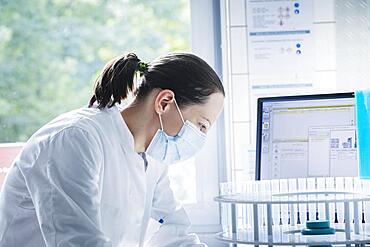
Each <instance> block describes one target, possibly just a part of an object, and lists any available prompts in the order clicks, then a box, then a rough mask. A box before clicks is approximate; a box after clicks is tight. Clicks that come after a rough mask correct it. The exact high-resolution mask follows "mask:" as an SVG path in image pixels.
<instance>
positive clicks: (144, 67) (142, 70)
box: [137, 62, 149, 74]
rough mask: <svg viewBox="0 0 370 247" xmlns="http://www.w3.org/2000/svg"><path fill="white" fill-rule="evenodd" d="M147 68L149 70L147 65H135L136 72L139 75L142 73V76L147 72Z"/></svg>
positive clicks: (140, 63)
mask: <svg viewBox="0 0 370 247" xmlns="http://www.w3.org/2000/svg"><path fill="white" fill-rule="evenodd" d="M148 68H149V64H147V63H144V62H139V63H138V64H137V70H138V71H139V72H140V73H142V74H144V73H146V72H147V71H148Z"/></svg>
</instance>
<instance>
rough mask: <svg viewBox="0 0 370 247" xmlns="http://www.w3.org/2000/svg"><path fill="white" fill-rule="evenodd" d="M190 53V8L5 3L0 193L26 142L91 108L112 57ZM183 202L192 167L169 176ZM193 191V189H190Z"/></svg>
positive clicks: (88, 0)
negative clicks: (62, 116)
mask: <svg viewBox="0 0 370 247" xmlns="http://www.w3.org/2000/svg"><path fill="white" fill-rule="evenodd" d="M189 50H190V5H189V1H188V0H177V1H164V0H157V1H144V0H124V1H122V0H110V1H102V0H101V1H100V0H79V1H77V0H74V1H72V0H52V1H39V0H20V1H2V2H1V11H0V78H1V79H0V143H3V144H2V145H1V146H0V186H1V184H2V180H3V178H4V176H5V173H6V172H7V170H8V168H7V167H8V166H9V165H10V163H11V161H12V160H13V159H14V157H15V155H16V153H17V152H19V147H17V148H18V149H16V151H17V152H16V153H14V150H15V148H13V147H12V146H14V144H6V143H13V142H25V141H26V140H27V139H28V138H29V137H30V136H31V135H32V134H33V133H34V132H35V131H36V130H37V129H39V128H40V127H41V126H42V125H44V124H45V123H47V122H48V121H50V120H51V119H53V118H54V117H56V116H57V115H59V114H61V113H63V112H66V111H70V110H72V109H75V108H79V107H82V106H84V105H85V104H87V102H88V100H89V96H90V94H91V92H92V86H93V81H94V79H95V78H96V76H97V74H98V73H99V72H100V70H101V69H102V67H103V65H104V64H105V63H106V62H107V61H108V60H110V59H112V58H113V57H115V56H118V55H121V54H124V53H127V52H134V53H136V54H137V55H138V57H139V58H140V59H141V60H142V61H145V62H146V61H150V60H152V59H154V58H155V57H157V56H159V55H161V54H165V53H167V52H170V51H189ZM170 176H171V177H173V179H172V180H173V181H175V182H173V184H172V186H173V187H174V189H175V191H176V194H177V196H178V198H179V199H180V200H185V201H187V202H194V201H195V199H194V198H195V197H196V194H195V193H196V192H195V182H194V181H193V179H195V168H194V165H193V164H190V165H186V166H181V165H177V166H174V167H173V168H171V172H170ZM189 185H192V186H189Z"/></svg>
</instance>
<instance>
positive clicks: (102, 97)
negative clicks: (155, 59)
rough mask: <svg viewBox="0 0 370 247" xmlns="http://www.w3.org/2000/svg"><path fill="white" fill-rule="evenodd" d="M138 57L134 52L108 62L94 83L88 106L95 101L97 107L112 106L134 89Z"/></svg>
mask: <svg viewBox="0 0 370 247" xmlns="http://www.w3.org/2000/svg"><path fill="white" fill-rule="evenodd" d="M139 62H140V59H138V58H137V56H136V55H135V54H134V53H129V54H127V55H125V56H121V57H118V58H116V59H113V60H112V61H110V62H108V63H107V65H106V66H105V67H104V69H103V71H102V72H101V73H100V75H99V76H98V78H97V79H96V80H95V84H94V94H93V96H92V97H91V99H90V101H89V107H91V106H93V104H94V103H95V102H97V103H98V108H99V109H102V108H105V107H106V106H108V107H109V108H110V107H112V106H114V105H115V103H119V104H120V103H121V100H124V99H126V98H127V96H128V94H129V93H130V92H132V91H133V90H134V76H135V73H136V72H137V70H138V66H139Z"/></svg>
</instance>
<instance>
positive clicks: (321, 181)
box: [316, 177, 326, 219]
mask: <svg viewBox="0 0 370 247" xmlns="http://www.w3.org/2000/svg"><path fill="white" fill-rule="evenodd" d="M316 183H317V191H320V192H322V191H325V189H326V188H325V185H326V183H325V178H324V177H319V178H317V179H316ZM318 198H320V199H324V198H326V196H325V195H324V194H319V196H318ZM317 209H318V210H317V211H318V215H317V217H318V219H325V218H326V211H325V203H319V204H318V206H317Z"/></svg>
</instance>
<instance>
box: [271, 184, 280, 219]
mask: <svg viewBox="0 0 370 247" xmlns="http://www.w3.org/2000/svg"><path fill="white" fill-rule="evenodd" d="M270 184H271V194H272V196H274V195H276V194H278V193H279V187H280V186H279V180H278V179H273V180H271V182H270ZM275 198H276V199H278V198H279V199H280V197H275ZM280 209H281V207H280V204H273V205H272V224H273V225H274V226H278V225H279V222H280V215H281V211H280Z"/></svg>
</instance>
